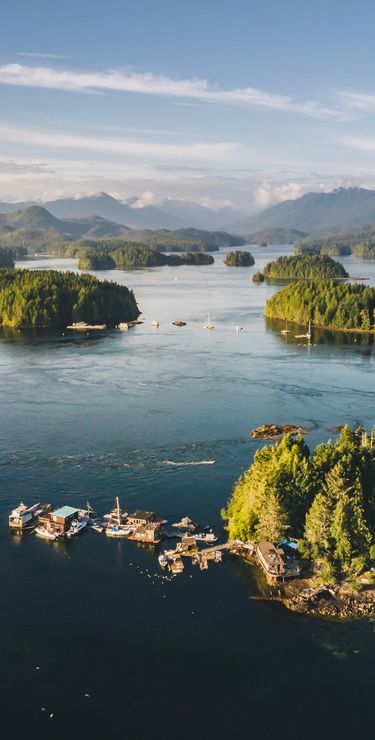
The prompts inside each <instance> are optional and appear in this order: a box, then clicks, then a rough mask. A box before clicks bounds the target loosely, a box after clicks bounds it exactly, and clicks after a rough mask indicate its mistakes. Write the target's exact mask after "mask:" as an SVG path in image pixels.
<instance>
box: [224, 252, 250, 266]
mask: <svg viewBox="0 0 375 740" xmlns="http://www.w3.org/2000/svg"><path fill="white" fill-rule="evenodd" d="M224 264H225V265H227V267H251V265H254V264H255V260H254V257H253V255H252V254H250V252H246V251H245V250H242V251H241V250H238V249H237V250H236V251H235V252H227V254H226V256H225V260H224Z"/></svg>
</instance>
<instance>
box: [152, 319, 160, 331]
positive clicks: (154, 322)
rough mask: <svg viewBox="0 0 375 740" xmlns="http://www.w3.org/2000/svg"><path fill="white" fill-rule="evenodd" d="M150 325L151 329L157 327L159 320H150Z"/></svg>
mask: <svg viewBox="0 0 375 740" xmlns="http://www.w3.org/2000/svg"><path fill="white" fill-rule="evenodd" d="M151 326H152V328H153V329H159V326H160V324H159V322H158V321H151Z"/></svg>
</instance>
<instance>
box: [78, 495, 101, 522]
mask: <svg viewBox="0 0 375 740" xmlns="http://www.w3.org/2000/svg"><path fill="white" fill-rule="evenodd" d="M78 517H79V519H80V520H81V521H85V522H87V524H95V522H96V520H97V518H98V515H97V513H96V511H94V509H93V507H92V506H91V504H90V502H89V501H86V509H79V511H78Z"/></svg>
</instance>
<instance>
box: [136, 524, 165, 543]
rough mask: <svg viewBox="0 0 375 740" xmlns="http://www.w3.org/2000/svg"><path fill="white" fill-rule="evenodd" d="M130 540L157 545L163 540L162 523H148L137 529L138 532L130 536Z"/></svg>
mask: <svg viewBox="0 0 375 740" xmlns="http://www.w3.org/2000/svg"><path fill="white" fill-rule="evenodd" d="M129 540H136V541H137V542H149V543H151V544H153V545H157V544H158V543H159V542H161V540H162V532H161V525H160V522H148V523H146V524H142V525H141V526H140V527H137V528H136V530H135V531H134V532H133V533H132V534H130V535H129Z"/></svg>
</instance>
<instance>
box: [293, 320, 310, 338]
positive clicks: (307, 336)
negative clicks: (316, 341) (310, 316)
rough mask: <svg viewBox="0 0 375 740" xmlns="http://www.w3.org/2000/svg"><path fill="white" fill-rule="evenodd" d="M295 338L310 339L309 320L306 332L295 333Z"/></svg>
mask: <svg viewBox="0 0 375 740" xmlns="http://www.w3.org/2000/svg"><path fill="white" fill-rule="evenodd" d="M294 337H295V339H307V340H308V341H309V342H310V340H311V321H309V328H308V330H307V332H306V334H295V335H294Z"/></svg>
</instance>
